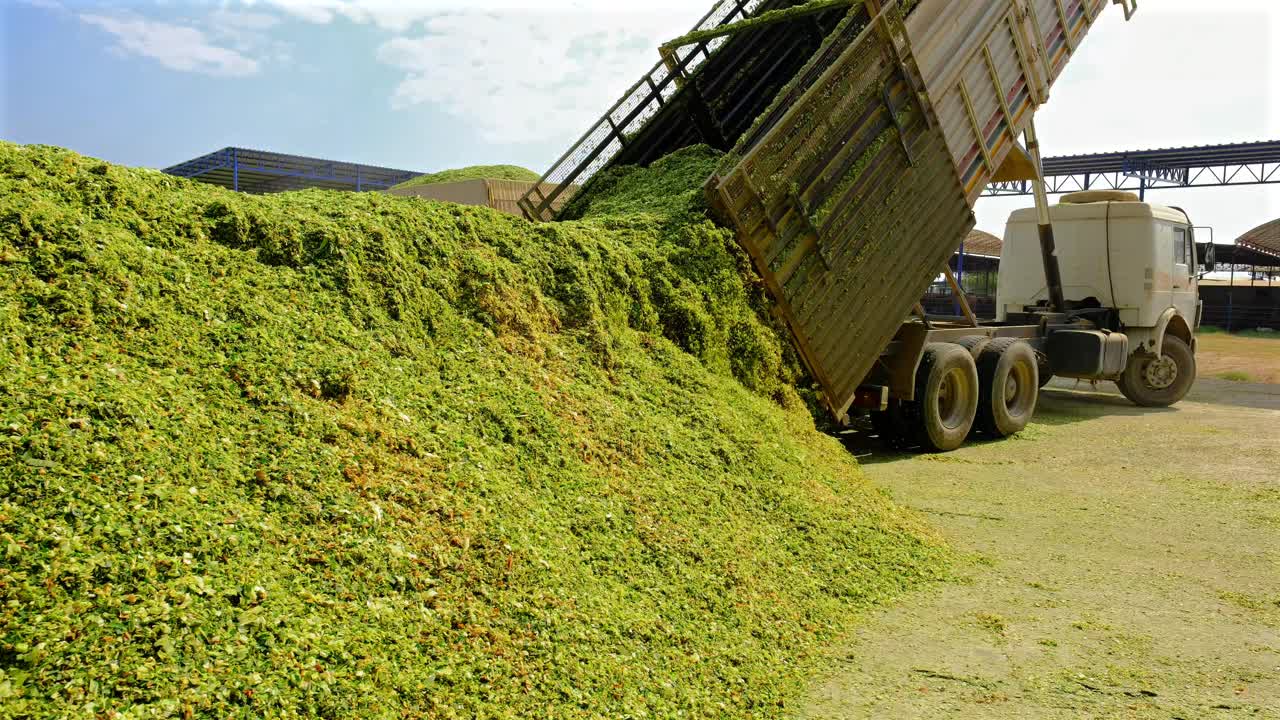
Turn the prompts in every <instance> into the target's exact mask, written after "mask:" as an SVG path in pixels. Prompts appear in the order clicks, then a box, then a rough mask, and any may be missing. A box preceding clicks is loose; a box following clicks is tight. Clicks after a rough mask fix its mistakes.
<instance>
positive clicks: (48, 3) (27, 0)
mask: <svg viewBox="0 0 1280 720" xmlns="http://www.w3.org/2000/svg"><path fill="white" fill-rule="evenodd" d="M18 2H20V3H22V4H23V5H30V6H32V7H38V8H41V9H44V10H54V11H57V12H62V11H64V10H66V8H64V7H63V6H62V3H60V2H58V0H18Z"/></svg>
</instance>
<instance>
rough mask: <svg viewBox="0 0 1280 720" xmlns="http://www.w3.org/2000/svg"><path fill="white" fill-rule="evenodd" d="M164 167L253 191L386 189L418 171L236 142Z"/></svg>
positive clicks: (200, 178) (223, 185)
mask: <svg viewBox="0 0 1280 720" xmlns="http://www.w3.org/2000/svg"><path fill="white" fill-rule="evenodd" d="M164 171H165V172H166V173H169V174H170V175H177V176H178V177H185V178H191V179H193V180H198V181H200V182H204V183H209V184H211V185H221V186H222V187H225V188H230V189H232V190H236V191H239V192H247V193H254V194H265V193H274V192H284V191H286V190H303V189H306V188H322V189H326V190H349V191H351V190H353V191H355V192H365V191H370V190H386V189H387V188H390V187H391V186H393V185H398V184H400V183H402V182H404V181H406V180H410V179H412V178H415V177H417V176H419V175H421V174H422V173H419V172H413V171H410V170H395V169H392V168H384V167H378V166H375V165H360V164H357V163H348V162H337V161H334V160H324V159H321V158H312V157H302V156H300V155H285V154H282V153H273V152H265V151H263V150H250V149H247V148H236V147H229V148H223V149H221V150H218V151H216V152H211V153H209V154H208V155H202V156H201V157H198V158H195V159H194V160H188V161H187V162H184V163H179V164H178V165H174V166H173V167H168V168H165V170H164Z"/></svg>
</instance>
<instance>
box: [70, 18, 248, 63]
mask: <svg viewBox="0 0 1280 720" xmlns="http://www.w3.org/2000/svg"><path fill="white" fill-rule="evenodd" d="M80 19H81V20H83V21H84V22H86V23H88V24H90V25H96V26H98V27H100V28H102V29H103V30H105V31H107V32H108V33H110V34H112V35H114V36H115V39H116V43H117V44H118V45H117V46H118V48H119V49H120V50H121V51H123V52H126V53H132V54H134V55H141V56H142V57H147V58H151V59H152V60H155V61H157V62H159V63H160V64H161V65H163V66H165V67H167V68H169V69H171V70H179V71H182V72H196V73H203V74H206V75H216V76H224V77H242V76H245V75H253V74H255V73H257V72H258V70H259V64H258V61H257V60H254V59H253V58H250V57H248V56H246V55H243V54H241V53H240V52H237V51H236V50H232V49H230V48H225V47H220V46H218V45H214V44H213V43H211V42H210V41H209V38H208V37H207V36H206V35H205V33H204V32H202V31H200V30H197V29H196V28H193V27H187V26H185V25H173V24H170V23H164V22H157V21H153V20H147V19H144V18H139V17H111V16H107V15H91V14H86V15H81V16H80Z"/></svg>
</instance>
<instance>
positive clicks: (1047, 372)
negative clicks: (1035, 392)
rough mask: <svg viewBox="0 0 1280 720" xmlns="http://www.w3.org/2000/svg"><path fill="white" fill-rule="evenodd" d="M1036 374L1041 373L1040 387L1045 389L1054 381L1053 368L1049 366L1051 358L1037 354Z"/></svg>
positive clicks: (1040, 353)
mask: <svg viewBox="0 0 1280 720" xmlns="http://www.w3.org/2000/svg"><path fill="white" fill-rule="evenodd" d="M1036 372H1038V373H1040V387H1041V388H1043V387H1044V386H1045V385H1048V384H1049V382H1050V381H1052V380H1053V366H1052V365H1050V364H1049V356H1048V355H1045V354H1044V353H1042V352H1037V353H1036Z"/></svg>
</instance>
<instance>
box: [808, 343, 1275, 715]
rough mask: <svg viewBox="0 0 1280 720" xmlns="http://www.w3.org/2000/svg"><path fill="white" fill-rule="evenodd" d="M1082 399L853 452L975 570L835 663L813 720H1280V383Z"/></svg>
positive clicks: (812, 707) (817, 688) (859, 440)
mask: <svg viewBox="0 0 1280 720" xmlns="http://www.w3.org/2000/svg"><path fill="white" fill-rule="evenodd" d="M1228 339H1229V338H1228ZM1262 342H1273V345H1274V347H1275V348H1276V351H1277V352H1278V353H1280V342H1274V341H1262ZM1213 362H1216V361H1213ZM1210 366H1212V362H1211V363H1210ZM1064 387H1065V388H1069V387H1071V385H1069V384H1066V383H1062V382H1060V381H1059V382H1056V383H1055V386H1051V389H1050V390H1049V391H1047V392H1046V394H1045V397H1044V399H1043V401H1042V405H1041V410H1040V412H1039V415H1038V419H1037V423H1036V424H1035V425H1034V426H1033V427H1031V428H1030V429H1029V430H1028V432H1027V433H1025V434H1024V437H1023V438H1022V439H1014V440H1009V441H1005V442H1000V443H986V444H978V445H974V446H971V447H967V448H965V449H963V450H961V451H959V452H956V453H953V454H951V455H947V456H919V457H906V456H900V455H886V454H883V453H881V452H880V451H879V450H872V449H873V448H876V447H877V445H876V443H875V441H874V440H873V439H871V438H868V437H866V436H854V437H851V438H850V440H849V444H850V446H851V448H853V449H854V451H855V452H857V453H858V454H859V455H860V456H861V459H862V460H863V463H864V466H865V468H866V470H867V472H868V473H869V474H870V475H871V476H872V477H873V479H875V480H876V481H878V482H879V483H880V484H881V485H882V486H884V487H886V488H888V489H889V490H890V491H891V492H892V493H893V495H894V496H895V497H896V498H897V499H898V501H899V502H901V503H903V504H905V505H909V506H911V507H914V508H916V509H917V510H919V511H920V512H922V513H925V514H926V515H928V516H929V517H930V518H931V519H932V520H933V521H934V522H935V524H936V525H937V526H938V527H940V528H941V529H942V530H943V531H944V532H945V533H946V534H947V535H948V537H949V538H950V539H951V541H952V542H953V544H954V545H955V546H956V548H957V549H959V550H960V551H961V552H964V553H967V554H968V556H969V557H968V559H967V560H965V561H964V562H962V563H961V567H960V569H959V571H958V575H959V578H958V581H957V582H954V583H949V584H945V585H942V586H940V587H938V588H936V589H934V590H933V591H928V592H924V593H921V594H918V595H916V596H914V597H912V598H908V599H907V600H906V601H905V602H903V603H902V604H900V605H897V606H895V607H894V608H892V609H890V610H887V611H885V612H884V613H882V614H880V615H878V616H876V617H874V618H872V619H871V620H870V621H869V622H868V623H867V624H866V625H865V626H864V627H863V628H862V629H861V631H859V632H857V633H856V634H855V635H854V636H853V637H851V638H850V639H849V640H848V642H847V644H846V645H845V646H843V647H840V648H837V649H836V651H835V660H836V668H837V669H836V670H835V671H834V672H833V673H832V674H830V675H829V676H828V677H824V678H820V679H818V680H817V681H816V682H815V684H814V685H813V687H812V690H811V693H810V697H809V702H808V707H807V709H806V711H804V712H803V713H801V715H802V716H803V717H806V718H824V719H825V718H831V719H834V718H894V719H897V718H935V717H957V718H1036V719H1040V718H1086V717H1087V718H1186V719H1187V720H1190V719H1191V718H1280V386H1276V385H1262V384H1245V383H1237V382H1225V381H1220V380H1205V381H1202V382H1200V383H1199V384H1198V385H1197V387H1196V388H1195V390H1194V391H1193V394H1192V397H1191V398H1190V399H1189V400H1188V401H1186V402H1184V403H1183V404H1182V405H1180V406H1178V407H1177V408H1175V409H1172V410H1164V411H1149V410H1139V409H1137V408H1135V407H1132V406H1130V405H1129V404H1127V403H1126V402H1124V400H1123V399H1122V398H1120V397H1119V395H1118V394H1115V393H1114V386H1111V385H1109V384H1108V385H1106V386H1104V387H1100V388H1098V391H1097V392H1073V391H1071V390H1068V389H1063V388H1064Z"/></svg>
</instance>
